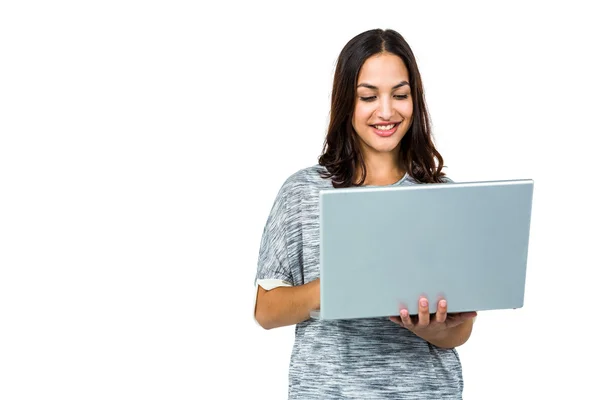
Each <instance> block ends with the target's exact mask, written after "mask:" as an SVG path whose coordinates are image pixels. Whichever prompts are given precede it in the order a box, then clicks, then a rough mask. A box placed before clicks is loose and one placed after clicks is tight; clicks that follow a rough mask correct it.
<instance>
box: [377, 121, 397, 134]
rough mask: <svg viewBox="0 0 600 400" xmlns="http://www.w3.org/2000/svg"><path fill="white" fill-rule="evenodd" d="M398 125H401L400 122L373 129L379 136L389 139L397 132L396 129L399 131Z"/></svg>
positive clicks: (381, 125) (379, 125) (378, 125)
mask: <svg viewBox="0 0 600 400" xmlns="http://www.w3.org/2000/svg"><path fill="white" fill-rule="evenodd" d="M398 125H400V122H395V123H389V124H377V125H371V127H372V128H373V130H374V131H375V134H377V135H378V136H382V137H387V136H392V135H393V134H394V132H396V129H398Z"/></svg>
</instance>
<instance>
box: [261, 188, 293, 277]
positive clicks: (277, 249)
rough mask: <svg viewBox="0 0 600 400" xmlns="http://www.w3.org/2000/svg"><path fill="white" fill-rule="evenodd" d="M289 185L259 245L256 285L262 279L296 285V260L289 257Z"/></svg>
mask: <svg viewBox="0 0 600 400" xmlns="http://www.w3.org/2000/svg"><path fill="white" fill-rule="evenodd" d="M291 196H292V193H291V185H290V183H289V180H288V181H286V184H284V185H283V187H282V188H281V189H280V191H279V193H278V194H277V197H276V198H275V202H274V204H273V206H272V208H271V212H270V213H269V216H268V218H267V222H266V225H265V227H264V230H263V234H262V239H261V242H260V248H259V254H258V264H257V271H256V278H255V284H257V283H258V281H262V280H266V279H269V280H272V279H274V280H281V281H284V282H289V283H290V284H292V285H297V284H298V282H297V279H294V275H296V274H295V273H294V272H295V271H296V270H297V269H298V268H299V266H298V260H297V257H291V256H290V251H289V248H290V247H295V246H294V245H293V243H290V242H291V239H293V238H290V235H289V232H290V230H291V229H292V226H291V224H292V215H293V214H294V210H293V209H292V208H291V206H292V203H293V199H291Z"/></svg>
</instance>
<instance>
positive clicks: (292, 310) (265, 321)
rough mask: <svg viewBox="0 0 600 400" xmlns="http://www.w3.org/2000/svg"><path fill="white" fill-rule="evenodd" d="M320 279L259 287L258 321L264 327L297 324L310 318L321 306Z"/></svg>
mask: <svg viewBox="0 0 600 400" xmlns="http://www.w3.org/2000/svg"><path fill="white" fill-rule="evenodd" d="M320 289H321V288H320V280H319V279H317V280H314V281H312V282H310V283H307V284H304V285H300V286H292V287H278V288H275V289H271V290H268V291H267V290H265V289H263V288H262V287H260V286H259V287H258V294H257V298H256V309H255V311H254V316H255V318H256V321H257V322H258V323H259V324H260V326H262V327H263V328H264V329H273V328H279V327H281V326H287V325H295V324H297V323H300V322H303V321H306V320H307V319H309V318H310V312H311V311H313V310H316V309H318V308H319V307H320V305H321V302H320V298H321V291H320Z"/></svg>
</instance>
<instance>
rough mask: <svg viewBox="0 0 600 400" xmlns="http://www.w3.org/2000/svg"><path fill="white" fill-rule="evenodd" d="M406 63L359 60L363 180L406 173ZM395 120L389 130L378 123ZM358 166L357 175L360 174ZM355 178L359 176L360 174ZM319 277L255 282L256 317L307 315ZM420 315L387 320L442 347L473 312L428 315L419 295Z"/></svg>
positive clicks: (459, 336)
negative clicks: (269, 284)
mask: <svg viewBox="0 0 600 400" xmlns="http://www.w3.org/2000/svg"><path fill="white" fill-rule="evenodd" d="M408 82H410V80H409V75H408V70H407V68H406V65H405V64H404V62H403V61H402V59H400V58H399V57H398V56H396V55H393V54H389V53H381V54H377V55H374V56H372V57H370V58H369V59H367V60H366V61H365V63H364V64H363V66H362V68H361V70H360V72H359V75H358V83H357V89H356V99H355V107H354V112H353V115H352V126H353V127H354V130H355V131H356V134H357V135H358V137H359V139H360V144H361V152H362V154H363V157H364V160H365V164H366V166H367V176H366V178H365V182H364V184H365V185H389V184H392V183H394V182H397V181H398V180H400V179H401V178H402V177H403V176H404V175H405V173H406V169H405V167H404V166H403V165H402V163H401V162H400V160H399V157H398V154H399V151H398V150H399V146H400V141H401V140H402V138H403V137H404V135H405V134H406V132H407V131H408V129H409V128H410V125H411V123H412V121H413V100H412V96H411V90H410V85H409V84H408ZM392 123H393V124H398V126H397V128H396V130H395V131H394V132H393V134H391V135H386V134H385V132H384V136H382V135H380V134H377V131H379V132H380V133H381V132H382V131H381V129H378V128H377V127H376V126H381V125H389V124H392ZM360 173H361V172H360V171H357V174H360ZM357 179H361V176H360V175H358V177H357ZM319 296H320V280H319V279H317V280H315V281H313V282H310V283H307V284H304V285H300V286H295V287H278V288H275V289H272V290H270V291H267V290H265V289H263V288H262V287H260V286H259V288H258V295H257V301H256V310H255V317H256V320H257V321H258V323H259V324H260V325H261V326H262V327H263V328H265V329H272V328H276V327H280V326H286V325H294V324H297V323H300V322H302V321H305V320H307V319H309V318H310V311H311V310H315V309H318V308H319V307H320V299H319ZM418 307H419V308H418V314H417V315H414V316H410V315H409V314H408V310H407V309H406V308H400V309H399V315H398V316H392V317H390V321H392V322H394V323H396V324H398V325H399V326H401V327H403V328H406V329H408V330H410V331H411V332H413V333H414V334H415V335H417V336H419V337H421V338H422V339H424V340H426V341H428V342H429V343H431V344H433V345H435V346H438V347H443V348H453V347H457V346H460V345H462V344H464V343H465V342H466V341H467V340H468V339H469V337H470V335H471V330H472V327H473V318H474V317H475V316H476V315H477V314H476V313H475V312H467V313H456V314H448V304H447V302H446V300H445V299H440V300H439V302H438V304H437V309H436V313H435V314H432V315H430V313H429V301H428V299H427V298H425V297H423V298H421V299H419V306H418Z"/></svg>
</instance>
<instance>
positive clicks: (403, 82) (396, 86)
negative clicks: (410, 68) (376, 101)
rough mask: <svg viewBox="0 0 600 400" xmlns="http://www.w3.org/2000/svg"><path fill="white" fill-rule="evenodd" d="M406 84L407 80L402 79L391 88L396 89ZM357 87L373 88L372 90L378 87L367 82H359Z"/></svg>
mask: <svg viewBox="0 0 600 400" xmlns="http://www.w3.org/2000/svg"><path fill="white" fill-rule="evenodd" d="M406 85H408V82H406V81H402V82H400V83H399V84H397V85H395V86H394V87H393V88H392V90H395V89H398V88H399V87H402V86H406ZM359 87H366V88H367V89H373V90H377V89H378V87H377V86H373V85H371V84H369V83H361V84H359V85H358V86H357V88H359Z"/></svg>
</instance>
